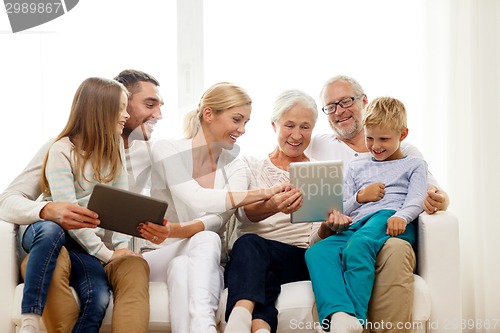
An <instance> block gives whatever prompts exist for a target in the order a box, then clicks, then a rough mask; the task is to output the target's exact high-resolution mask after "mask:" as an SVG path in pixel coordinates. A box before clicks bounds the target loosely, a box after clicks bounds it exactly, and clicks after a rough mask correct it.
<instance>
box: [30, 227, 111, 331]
mask: <svg viewBox="0 0 500 333" xmlns="http://www.w3.org/2000/svg"><path fill="white" fill-rule="evenodd" d="M63 245H64V246H66V248H67V249H68V252H69V256H70V259H71V278H70V285H71V286H72V287H73V288H74V289H75V291H76V293H77V295H78V297H79V299H80V313H79V316H78V320H77V322H76V324H75V326H74V328H73V333H77V332H82V333H92V332H96V333H97V332H99V328H100V326H101V323H102V320H103V318H104V315H105V314H106V308H107V306H108V303H109V299H110V288H109V285H108V281H107V277H106V273H105V271H104V267H103V266H102V264H101V262H100V261H99V260H98V259H97V258H96V257H94V256H92V255H90V254H88V253H87V252H86V251H85V250H84V249H83V248H82V247H81V246H80V245H78V244H77V243H76V242H75V241H74V240H73V238H71V236H70V235H68V234H67V233H65V232H64V230H63V229H62V228H61V227H60V226H59V225H58V224H56V223H54V222H50V221H38V222H36V223H33V224H31V225H30V226H29V227H28V228H27V229H26V231H25V233H24V235H23V240H22V246H23V248H24V250H25V251H26V252H29V253H30V257H29V260H28V264H27V266H26V274H25V279H24V283H25V287H24V294H23V300H22V309H21V312H22V313H36V314H42V312H43V308H44V306H45V301H46V299H47V292H48V289H49V285H50V281H51V279H52V274H53V272H54V269H55V265H56V261H57V257H58V256H59V252H60V250H61V247H62V246H63Z"/></svg>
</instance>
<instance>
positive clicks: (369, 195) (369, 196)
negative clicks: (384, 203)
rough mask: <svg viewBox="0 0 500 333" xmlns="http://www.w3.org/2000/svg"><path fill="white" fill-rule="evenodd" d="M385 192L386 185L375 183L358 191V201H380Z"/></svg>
mask: <svg viewBox="0 0 500 333" xmlns="http://www.w3.org/2000/svg"><path fill="white" fill-rule="evenodd" d="M384 194H385V185H384V184H382V183H373V184H370V185H368V186H366V187H363V188H362V189H361V190H359V191H358V194H357V195H356V201H357V202H359V203H367V202H374V201H379V200H380V199H382V198H383V197H384Z"/></svg>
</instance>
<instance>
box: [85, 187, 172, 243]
mask: <svg viewBox="0 0 500 333" xmlns="http://www.w3.org/2000/svg"><path fill="white" fill-rule="evenodd" d="M167 206H168V205H167V203H166V202H164V201H160V200H156V199H153V198H151V197H148V196H145V195H142V194H137V193H134V192H131V191H126V190H121V189H118V188H115V187H112V186H108V185H102V184H96V185H95V186H94V189H93V191H92V194H91V195H90V199H89V203H88V205H87V208H88V209H90V210H92V211H94V212H96V213H97V214H99V220H100V221H101V224H100V225H99V227H101V228H104V229H108V230H113V231H118V232H121V233H124V234H127V235H130V236H135V237H141V238H142V236H141V234H140V233H139V231H137V226H138V225H139V223H142V222H153V223H157V224H160V225H161V224H162V223H163V217H164V216H165V211H166V210H167Z"/></svg>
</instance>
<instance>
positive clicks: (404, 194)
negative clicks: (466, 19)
mask: <svg viewBox="0 0 500 333" xmlns="http://www.w3.org/2000/svg"><path fill="white" fill-rule="evenodd" d="M363 126H364V129H365V143H366V147H367V149H368V150H369V151H370V153H371V154H372V158H371V159H369V160H356V161H353V162H351V163H350V164H349V167H348V168H349V169H348V171H347V175H346V179H345V182H344V186H345V188H344V212H343V214H342V213H340V212H336V211H334V212H332V213H331V214H330V216H329V217H328V220H327V221H326V223H327V224H330V225H332V226H335V229H337V230H339V231H338V232H337V234H334V235H332V236H330V237H328V238H326V239H324V240H322V241H320V242H318V243H316V244H315V245H313V246H312V247H311V248H310V249H309V250H307V252H306V263H307V266H308V269H309V273H310V276H311V281H312V285H313V291H314V295H315V297H316V304H317V307H318V314H319V318H320V320H321V322H322V323H323V324H326V325H328V323H329V324H330V331H331V332H335V333H356V332H360V333H361V332H362V330H363V327H362V325H361V324H360V322H361V323H364V322H365V321H366V313H367V310H368V302H369V300H370V295H371V291H372V288H373V282H374V277H375V260H376V256H377V253H378V251H379V250H380V249H381V247H382V246H383V245H384V243H385V242H386V240H387V239H388V238H390V237H399V238H402V239H404V240H406V241H408V242H409V243H411V244H413V243H414V241H415V230H414V227H413V224H411V222H412V221H413V220H415V219H416V218H417V217H418V215H419V214H420V213H421V212H422V211H423V208H422V202H423V200H424V198H425V195H426V191H427V179H426V174H427V167H426V164H425V162H424V161H423V160H421V159H419V158H416V157H411V156H405V155H404V154H403V153H402V152H401V150H400V144H401V141H403V140H404V139H405V138H406V136H407V135H408V128H407V127H406V110H405V107H404V105H403V103H401V102H400V101H399V100H397V99H395V98H391V97H380V98H377V99H375V100H373V101H372V102H371V103H369V104H368V105H367V106H366V109H365V110H364V114H363ZM342 230H343V231H342Z"/></svg>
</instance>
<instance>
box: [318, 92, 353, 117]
mask: <svg viewBox="0 0 500 333" xmlns="http://www.w3.org/2000/svg"><path fill="white" fill-rule="evenodd" d="M361 97H363V94H361V95H358V96H354V97H346V98H344V99H343V100H341V101H339V102H337V103H332V104H328V105H325V106H323V108H322V109H321V110H322V111H323V113H324V114H326V115H329V114H332V113H335V112H336V111H337V106H341V107H342V108H343V109H345V108H348V107H351V106H352V105H353V104H354V101H355V100H357V99H360V98H361Z"/></svg>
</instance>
